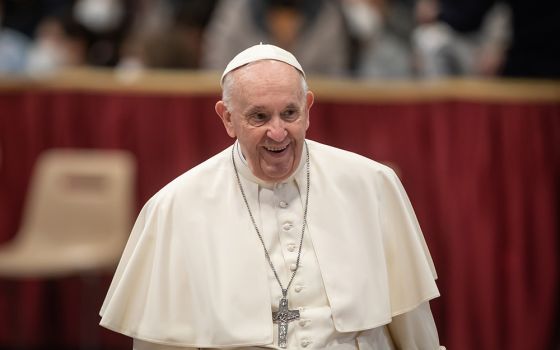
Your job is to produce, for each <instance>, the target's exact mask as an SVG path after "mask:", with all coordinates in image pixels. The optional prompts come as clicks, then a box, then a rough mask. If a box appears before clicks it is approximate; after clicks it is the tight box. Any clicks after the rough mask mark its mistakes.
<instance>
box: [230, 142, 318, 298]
mask: <svg viewBox="0 0 560 350" xmlns="http://www.w3.org/2000/svg"><path fill="white" fill-rule="evenodd" d="M234 150H235V146H234V147H232V149H231V161H232V163H233V169H234V170H235V177H236V178H237V183H238V184H239V190H240V191H241V195H242V196H243V201H244V202H245V206H246V207H247V211H248V212H249V217H250V218H251V222H252V223H253V227H254V228H255V232H256V233H257V236H259V240H260V241H261V244H262V247H263V249H264V255H265V256H266V260H268V265H270V268H271V269H272V272H273V273H274V277H276V281H277V282H278V285H280V289H282V296H283V297H284V298H286V296H287V294H288V289H290V286H291V285H292V281H293V280H294V277H295V275H296V272H297V270H298V268H299V260H300V258H301V248H302V246H303V235H304V234H305V226H307V207H308V204H309V149H308V147H307V143H305V150H306V152H305V153H306V158H305V166H306V176H307V187H306V194H305V206H304V208H303V225H302V227H301V236H300V239H299V248H298V255H297V260H296V268H295V269H294V271H293V272H292V276H291V277H290V280H289V281H288V285H287V286H286V288H284V285H283V284H282V281H280V277H278V272H277V271H276V268H274V264H273V263H272V259H271V258H270V254H269V253H268V249H266V245H265V244H264V239H263V237H262V234H261V231H260V230H259V227H258V226H257V223H256V221H255V218H254V216H253V213H252V212H251V207H250V206H249V201H248V200H247V196H246V195H245V191H244V190H243V185H242V184H241V178H240V177H239V171H238V170H237V165H236V164H235V155H234Z"/></svg>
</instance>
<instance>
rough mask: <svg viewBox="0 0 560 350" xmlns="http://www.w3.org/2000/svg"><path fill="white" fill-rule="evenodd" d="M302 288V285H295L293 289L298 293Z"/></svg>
mask: <svg viewBox="0 0 560 350" xmlns="http://www.w3.org/2000/svg"><path fill="white" fill-rule="evenodd" d="M302 289H303V287H302V286H296V287H295V288H294V290H295V291H296V293H299V292H301V291H302Z"/></svg>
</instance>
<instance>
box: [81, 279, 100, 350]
mask: <svg viewBox="0 0 560 350" xmlns="http://www.w3.org/2000/svg"><path fill="white" fill-rule="evenodd" d="M81 281H82V286H81V290H82V292H81V299H82V300H81V312H80V349H81V350H99V349H100V343H99V326H98V317H97V313H98V311H99V307H100V306H99V297H100V276H98V275H95V274H88V275H82V276H81Z"/></svg>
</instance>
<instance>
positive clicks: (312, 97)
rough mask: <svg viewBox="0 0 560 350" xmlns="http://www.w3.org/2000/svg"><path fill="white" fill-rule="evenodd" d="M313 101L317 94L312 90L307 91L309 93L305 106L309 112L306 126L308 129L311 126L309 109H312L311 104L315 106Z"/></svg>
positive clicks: (306, 96)
mask: <svg viewBox="0 0 560 350" xmlns="http://www.w3.org/2000/svg"><path fill="white" fill-rule="evenodd" d="M313 101H315V95H313V93H312V92H311V91H307V94H306V95H305V102H306V105H305V108H306V113H307V125H306V127H305V129H306V130H307V128H309V111H310V110H311V106H313Z"/></svg>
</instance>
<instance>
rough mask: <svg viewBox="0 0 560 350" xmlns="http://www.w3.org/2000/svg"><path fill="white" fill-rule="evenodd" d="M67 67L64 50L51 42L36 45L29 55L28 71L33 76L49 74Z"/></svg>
mask: <svg viewBox="0 0 560 350" xmlns="http://www.w3.org/2000/svg"><path fill="white" fill-rule="evenodd" d="M65 65H66V57H65V54H64V50H63V49H62V48H60V47H58V46H57V45H56V44H54V43H51V42H41V43H36V44H34V45H33V46H32V47H31V49H30V50H29V52H28V54H27V65H26V70H27V72H28V73H29V74H32V75H43V74H49V73H52V72H54V71H56V70H57V69H59V68H62V67H64V66H65Z"/></svg>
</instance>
